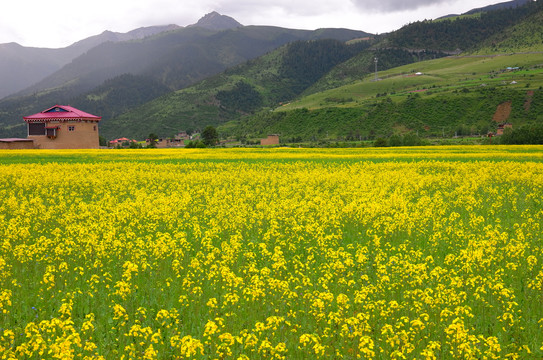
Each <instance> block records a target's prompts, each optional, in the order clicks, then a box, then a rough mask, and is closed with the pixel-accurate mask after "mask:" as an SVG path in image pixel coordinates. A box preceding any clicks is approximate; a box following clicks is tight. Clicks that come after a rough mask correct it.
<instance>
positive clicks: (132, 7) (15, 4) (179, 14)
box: [0, 0, 505, 48]
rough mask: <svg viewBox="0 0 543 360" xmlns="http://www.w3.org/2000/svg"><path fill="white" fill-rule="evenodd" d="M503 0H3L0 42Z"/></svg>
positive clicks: (377, 26)
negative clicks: (206, 21)
mask: <svg viewBox="0 0 543 360" xmlns="http://www.w3.org/2000/svg"><path fill="white" fill-rule="evenodd" d="M502 1H505V0H494V1H492V0H268V1H261V0H93V1H79V0H48V1H44V0H5V1H2V5H1V6H0V44H2V43H8V42H17V43H19V44H21V45H24V46H35V47H51V48H58V47H64V46H68V45H70V44H72V43H74V42H76V41H78V40H81V39H84V38H86V37H89V36H92V35H96V34H100V33H101V32H103V31H104V30H111V31H116V32H127V31H130V30H133V29H136V28H138V27H142V26H152V25H166V24H177V25H180V26H186V25H189V24H194V23H196V22H197V21H198V19H199V18H201V17H202V16H204V15H205V14H207V13H209V12H211V11H217V12H219V13H221V14H223V15H228V16H231V17H233V18H234V19H236V20H237V21H239V22H240V23H242V24H243V25H274V26H280V27H286V28H292V29H309V30H314V29H318V28H323V27H336V28H337V27H342V28H349V29H354V30H362V31H366V32H369V33H384V32H389V31H392V30H396V29H399V28H400V27H402V26H403V25H406V24H408V23H409V22H414V21H417V20H424V19H434V18H437V17H440V16H443V15H447V14H451V13H463V12H466V11H468V10H470V9H472V8H477V7H482V6H486V5H490V4H494V3H498V2H502Z"/></svg>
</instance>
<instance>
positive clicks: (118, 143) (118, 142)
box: [109, 137, 137, 147]
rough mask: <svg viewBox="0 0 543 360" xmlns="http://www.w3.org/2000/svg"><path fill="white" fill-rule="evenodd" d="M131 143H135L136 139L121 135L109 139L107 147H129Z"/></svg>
mask: <svg viewBox="0 0 543 360" xmlns="http://www.w3.org/2000/svg"><path fill="white" fill-rule="evenodd" d="M131 143H137V141H136V140H130V139H128V138H125V137H122V138H118V139H114V140H111V141H110V142H109V147H129V146H130V144H131Z"/></svg>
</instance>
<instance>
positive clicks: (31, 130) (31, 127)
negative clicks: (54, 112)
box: [28, 123, 45, 135]
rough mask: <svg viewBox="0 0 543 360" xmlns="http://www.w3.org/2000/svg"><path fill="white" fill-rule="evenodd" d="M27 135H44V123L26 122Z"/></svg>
mask: <svg viewBox="0 0 543 360" xmlns="http://www.w3.org/2000/svg"><path fill="white" fill-rule="evenodd" d="M28 135H45V123H28Z"/></svg>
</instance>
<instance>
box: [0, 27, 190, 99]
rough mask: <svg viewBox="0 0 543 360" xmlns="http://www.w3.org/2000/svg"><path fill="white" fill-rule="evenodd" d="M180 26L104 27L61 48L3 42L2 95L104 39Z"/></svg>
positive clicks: (138, 36) (0, 56)
mask: <svg viewBox="0 0 543 360" xmlns="http://www.w3.org/2000/svg"><path fill="white" fill-rule="evenodd" d="M178 28H179V26H177V25H165V26H150V27H142V28H138V29H135V30H132V31H129V32H127V33H118V32H112V31H104V32H103V33H101V34H99V35H95V36H91V37H89V38H86V39H83V40H80V41H78V42H75V43H74V44H72V45H70V46H67V47H65V48H58V49H49V48H36V47H25V46H22V45H19V44H17V43H7V44H0V79H2V81H1V82H0V99H1V98H3V97H5V96H8V95H12V94H16V93H17V92H19V91H21V90H23V89H25V88H27V87H29V86H31V85H33V84H35V83H37V82H38V81H40V80H42V79H44V78H45V77H47V76H48V75H50V74H52V73H54V72H55V71H57V70H59V69H60V68H62V67H63V66H64V65H66V64H69V63H70V62H71V61H72V60H73V59H75V58H76V57H78V56H80V55H82V54H84V53H85V52H87V51H89V50H90V49H92V48H94V47H96V46H98V45H100V44H102V43H105V42H109V41H111V42H120V41H129V40H135V39H143V38H145V37H148V36H152V35H155V34H158V33H161V32H164V31H171V30H175V29H178Z"/></svg>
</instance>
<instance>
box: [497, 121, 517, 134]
mask: <svg viewBox="0 0 543 360" xmlns="http://www.w3.org/2000/svg"><path fill="white" fill-rule="evenodd" d="M512 128H513V124H510V123H503V124H499V125H498V130H497V131H496V136H500V135H503V133H504V132H505V129H512Z"/></svg>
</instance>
